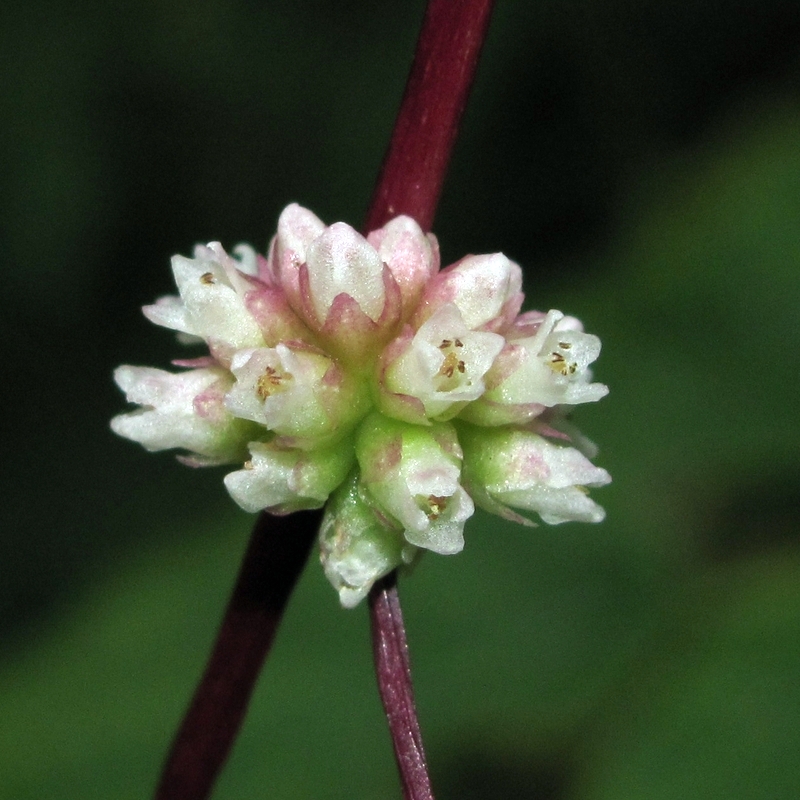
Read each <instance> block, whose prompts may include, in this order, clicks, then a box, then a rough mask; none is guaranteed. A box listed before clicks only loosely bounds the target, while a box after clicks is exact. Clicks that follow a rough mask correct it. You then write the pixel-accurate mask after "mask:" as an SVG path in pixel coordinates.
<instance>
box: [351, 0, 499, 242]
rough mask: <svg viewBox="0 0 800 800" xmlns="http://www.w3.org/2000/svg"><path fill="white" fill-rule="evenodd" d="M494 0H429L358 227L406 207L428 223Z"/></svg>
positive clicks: (368, 225)
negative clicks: (378, 170)
mask: <svg viewBox="0 0 800 800" xmlns="http://www.w3.org/2000/svg"><path fill="white" fill-rule="evenodd" d="M493 5H494V0H430V2H429V3H428V7H427V10H426V12H425V19H424V21H423V23H422V30H421V31H420V35H419V40H418V41H417V49H416V51H415V54H414V62H413V64H412V66H411V73H410V74H409V76H408V83H407V84H406V89H405V93H404V95H403V101H402V103H401V105H400V111H399V112H398V114H397V120H396V121H395V126H394V130H393V132H392V138H391V141H390V142H389V148H388V150H387V152H386V156H385V157H384V161H383V165H382V167H381V173H380V176H379V178H378V183H377V185H376V187H375V192H374V194H373V195H372V202H371V203H370V208H369V211H368V212H367V219H366V223H365V225H364V228H365V229H366V230H367V231H371V230H375V228H380V227H381V226H382V225H384V224H385V223H386V222H387V221H388V220H390V219H391V218H392V217H395V216H397V215H399V214H408V215H409V216H411V217H414V219H416V220H417V222H418V223H419V224H420V226H421V227H422V228H423V229H424V230H430V229H431V226H432V225H433V218H434V215H435V213H436V206H437V203H438V202H439V195H440V194H441V191H442V185H443V183H444V178H445V174H446V172H447V166H448V164H449V163H450V155H451V153H452V151H453V146H454V144H455V141H456V136H457V134H458V125H459V122H460V121H461V115H462V113H463V111H464V107H465V105H466V103H467V98H468V96H469V92H470V89H471V88H472V82H473V79H474V77H475V69H476V67H477V65H478V57H479V56H480V52H481V47H482V46H483V42H484V40H485V38H486V33H487V30H488V27H489V17H490V16H491V13H492V7H493Z"/></svg>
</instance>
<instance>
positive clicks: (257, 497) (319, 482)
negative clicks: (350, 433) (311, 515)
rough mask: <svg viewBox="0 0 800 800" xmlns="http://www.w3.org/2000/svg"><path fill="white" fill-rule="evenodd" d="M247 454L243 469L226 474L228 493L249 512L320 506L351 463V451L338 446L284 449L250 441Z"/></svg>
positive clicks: (277, 512) (284, 512)
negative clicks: (249, 455)
mask: <svg viewBox="0 0 800 800" xmlns="http://www.w3.org/2000/svg"><path fill="white" fill-rule="evenodd" d="M250 454H251V457H250V460H249V461H247V462H245V466H244V469H240V470H238V471H237V472H230V473H228V474H227V475H226V476H225V486H226V488H227V489H228V491H229V492H230V494H231V497H233V499H234V500H235V501H236V502H237V503H238V504H239V505H240V506H241V507H242V508H243V509H244V510H245V511H250V512H254V511H262V510H267V511H271V512H272V513H273V514H288V513H290V512H292V511H300V510H302V509H306V508H321V507H322V506H323V505H325V501H326V500H327V499H328V495H330V493H331V492H332V491H333V490H334V489H335V488H336V487H337V486H338V485H339V484H340V483H341V482H342V481H343V480H344V478H345V476H346V475H347V473H348V471H349V470H350V467H351V466H352V463H353V454H352V452H350V451H348V450H346V449H344V448H340V447H333V448H326V449H318V450H313V451H304V450H284V449H281V448H279V447H275V446H273V445H271V444H269V443H266V444H265V443H260V442H252V443H251V444H250Z"/></svg>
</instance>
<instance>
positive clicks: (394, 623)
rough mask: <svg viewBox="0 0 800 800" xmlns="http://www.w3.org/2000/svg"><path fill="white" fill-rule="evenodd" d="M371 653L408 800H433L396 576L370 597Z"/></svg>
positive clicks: (378, 586)
mask: <svg viewBox="0 0 800 800" xmlns="http://www.w3.org/2000/svg"><path fill="white" fill-rule="evenodd" d="M369 608H370V619H371V621H372V653H373V657H374V659H375V674H376V676H377V678H378V689H379V691H380V695H381V700H382V701H383V708H384V710H385V711H386V718H387V720H388V721H389V731H390V733H391V735H392V744H393V745H394V755H395V758H396V759H397V766H398V769H399V770H400V780H401V783H402V785H403V797H404V798H405V800H433V791H432V790H431V782H430V778H429V777H428V766H427V764H426V762H425V751H424V749H423V746H422V734H421V733H420V729H419V722H418V721H417V711H416V707H415V705H414V690H413V687H412V685H411V667H410V664H409V661H408V643H407V642H406V631H405V626H404V625H403V612H402V610H401V609H400V598H399V597H398V595H397V573H396V572H392V573H391V574H390V575H388V576H387V577H385V578H383V579H382V580H380V581H378V582H376V583H375V585H374V586H373V587H372V590H371V591H370V594H369Z"/></svg>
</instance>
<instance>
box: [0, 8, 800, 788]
mask: <svg viewBox="0 0 800 800" xmlns="http://www.w3.org/2000/svg"><path fill="white" fill-rule="evenodd" d="M422 10H423V3H422V2H419V1H418V0H415V1H414V2H403V3H387V2H377V3H376V2H366V0H338V1H337V2H331V0H327V2H324V1H323V0H291V1H290V0H273V2H255V0H199V2H194V3H188V2H182V1H181V0H177V2H176V1H175V0H169V1H168V0H146V2H141V3H134V4H129V5H119V6H118V5H116V4H98V3H94V2H91V0H74V1H73V2H71V3H65V2H47V0H33V1H32V2H30V3H28V4H27V5H25V6H17V10H13V9H12V7H10V6H7V7H6V8H5V9H4V10H3V12H0V13H2V20H1V23H2V24H0V69H2V75H0V78H1V79H2V90H1V91H0V119H1V120H2V123H0V153H2V155H1V156H0V176H1V177H2V188H3V191H2V193H0V237H2V243H3V251H2V252H3V262H4V265H3V284H4V293H5V296H6V298H7V300H8V301H9V302H8V304H7V305H6V306H5V308H4V311H3V313H2V316H1V317H0V319H1V320H2V324H3V326H4V330H3V341H4V342H5V351H4V352H5V356H4V363H5V364H6V367H5V369H6V378H5V379H4V380H3V381H2V389H3V392H4V395H5V401H4V413H3V423H4V429H5V430H4V434H3V454H4V457H5V461H6V466H5V467H4V469H3V470H2V478H1V480H2V504H0V514H1V515H2V519H1V520H0V525H1V526H2V527H1V530H2V537H1V539H0V565H2V566H1V567H0V569H2V579H1V580H0V798H2V800H50V799H51V798H53V800H60V799H61V798H66V799H67V800H71V799H72V798H76V799H79V800H127V799H128V798H130V799H131V800H133V799H134V798H146V797H148V796H149V794H150V792H151V791H152V787H153V785H154V782H155V780H156V776H157V772H158V769H159V767H160V765H161V762H162V758H163V755H164V753H165V751H166V748H167V746H168V744H169V742H170V739H171V737H172V734H173V732H174V730H175V727H176V725H177V722H178V720H179V718H180V715H181V713H182V712H183V710H184V708H185V706H186V703H187V700H188V698H189V696H190V693H191V691H192V688H193V686H194V684H195V682H196V680H197V678H198V675H199V672H200V670H201V668H202V665H203V663H204V659H205V656H206V653H207V651H208V649H209V645H210V643H211V641H212V637H213V635H214V633H215V628H216V626H217V623H218V620H219V618H220V614H221V611H222V609H223V607H224V604H225V600H226V596H227V594H228V592H229V589H230V587H231V584H232V581H233V578H234V575H235V572H236V568H237V564H238V562H239V559H240V556H241V553H242V550H243V547H244V544H245V542H246V540H247V537H248V534H249V528H250V525H251V522H252V520H251V519H250V518H249V517H247V516H246V515H244V514H243V513H241V512H239V511H237V510H236V509H234V508H233V507H232V503H231V502H230V501H229V500H228V498H227V497H226V495H225V492H224V490H223V487H222V484H221V480H220V478H221V473H220V472H219V471H215V470H212V471H192V470H189V469H186V468H184V467H181V466H180V465H178V464H176V463H175V461H174V460H173V459H172V458H171V456H170V455H165V454H162V455H159V456H153V455H148V454H146V453H144V451H142V450H140V448H138V447H136V446H134V445H132V444H131V443H129V442H125V441H123V440H119V439H116V438H114V437H113V436H112V435H111V433H110V431H109V429H108V420H109V418H110V417H111V416H112V415H113V414H114V413H117V412H119V411H120V410H122V409H123V407H124V403H123V398H122V395H121V394H120V393H119V392H118V391H117V390H116V389H115V387H114V386H113V384H112V381H111V371H112V368H113V367H114V366H115V365H116V364H119V363H123V362H127V363H133V364H146V365H154V366H162V367H165V366H166V365H167V364H168V361H169V359H170V358H171V357H174V356H175V354H176V352H177V351H176V345H175V343H174V340H173V338H172V336H171V335H170V334H169V333H168V332H166V331H164V330H162V329H157V328H155V327H154V326H152V325H150V324H149V323H147V322H146V321H145V320H144V318H143V317H141V315H140V312H139V307H140V306H141V305H142V304H143V303H147V302H151V301H152V300H153V299H154V298H155V297H157V296H159V295H161V294H165V293H168V292H170V291H171V290H172V283H171V276H170V271H169V257H170V255H172V254H173V253H178V252H181V253H189V252H190V250H191V248H192V246H193V245H194V244H195V243H196V242H201V241H202V242H205V241H209V240H221V241H222V242H223V243H224V244H225V245H226V246H232V245H234V244H236V243H237V242H239V241H243V240H244V241H249V242H251V243H253V244H255V245H256V246H258V247H259V248H263V247H264V246H265V245H266V242H267V240H268V237H269V236H270V232H271V231H272V230H273V228H274V226H275V222H276V219H277V216H278V214H279V212H280V210H281V208H282V207H283V206H284V205H285V204H286V203H288V202H291V201H299V202H301V203H303V204H304V205H306V206H308V207H310V208H311V209H313V210H314V211H315V212H316V213H317V214H319V215H320V216H321V217H322V218H323V219H325V220H327V221H329V222H331V221H334V220H339V219H344V220H348V221H350V222H352V223H353V224H355V225H358V224H359V222H360V220H361V219H362V218H363V216H364V213H365V210H366V205H367V202H368V200H369V196H370V192H371V187H372V185H373V181H374V179H375V175H376V172H377V169H378V166H379V163H380V159H381V156H382V154H383V150H384V147H385V144H386V142H387V140H388V136H389V133H390V130H391V125H392V120H393V116H394V113H395V110H396V108H397V105H398V102H399V98H400V95H401V92H402V88H403V85H404V82H405V76H406V73H407V69H408V64H409V60H410V56H411V53H412V50H413V45H414V41H415V38H416V32H417V29H418V25H419V21H420V19H421V15H422ZM799 78H800V4H798V3H797V2H796V0H714V2H711V1H710V0H676V1H675V2H667V1H666V0H639V1H638V2H629V1H628V0H606V1H605V2H600V1H599V0H597V1H596V2H589V1H588V0H583V1H580V2H563V1H562V2H560V3H556V2H553V1H552V0H547V1H546V2H543V1H541V0H537V1H536V2H532V1H531V0H499V2H498V9H497V12H496V15H495V19H494V22H493V26H492V29H491V34H490V38H489V40H488V43H487V46H486V50H485V56H484V60H483V62H482V64H481V69H480V71H479V78H478V82H477V84H476V87H475V92H474V96H473V102H472V103H471V105H470V107H469V109H468V112H467V115H466V118H465V126H464V132H463V136H462V139H461V141H460V143H459V146H458V149H457V152H456V155H455V158H454V162H453V166H452V171H451V174H450V177H449V180H448V183H447V185H446V190H445V194H444V197H443V199H442V204H441V206H440V211H439V215H438V218H437V223H436V232H437V234H438V235H439V237H440V241H441V245H442V250H443V255H444V258H445V262H446V263H447V262H449V261H452V260H454V259H455V258H457V257H458V256H459V255H461V254H463V253H465V252H492V251H496V250H503V251H504V252H506V253H507V254H508V255H509V256H511V257H512V258H514V259H515V260H517V261H518V262H519V263H520V264H522V265H523V267H524V269H525V274H526V290H527V293H528V304H527V306H526V307H527V308H542V309H547V308H551V307H554V308H561V309H563V310H565V311H567V312H569V313H572V314H575V315H577V316H580V317H581V318H583V319H584V321H585V323H586V325H587V328H588V330H590V331H592V332H595V333H597V334H599V335H600V336H601V338H602V340H603V343H604V348H605V349H604V352H603V354H602V356H601V358H600V361H599V362H598V364H597V369H596V375H597V377H598V378H599V379H600V380H602V381H604V382H606V383H608V384H609V385H610V386H611V395H610V396H609V397H608V398H607V399H606V400H604V401H603V402H602V403H600V404H599V405H597V406H593V407H586V408H581V409H579V412H578V414H577V417H576V421H577V422H578V423H579V424H580V426H581V427H582V428H583V430H584V431H585V432H586V433H587V434H588V435H589V436H590V437H591V438H593V439H594V440H596V441H597V442H598V443H599V444H600V447H601V452H600V456H599V458H598V463H599V464H600V465H602V466H604V467H606V468H607V469H609V471H610V472H611V473H612V474H613V476H614V483H613V484H612V485H611V486H610V487H608V488H605V489H602V490H600V491H597V492H596V494H595V497H596V499H597V500H598V501H599V502H601V503H602V504H603V505H605V507H606V509H607V511H608V518H607V521H606V522H605V523H603V524H602V525H600V526H583V527H581V526H578V525H564V526H561V527H555V528H551V527H546V526H543V527H540V528H537V529H534V530H523V529H518V528H515V527H513V526H509V525H506V524H503V523H500V522H498V521H497V520H495V519H490V518H488V517H482V516H478V517H476V518H475V519H474V520H473V521H472V522H471V523H470V526H469V527H468V529H467V547H466V549H465V551H464V552H463V553H462V554H460V555H458V556H454V557H448V558H444V557H429V558H427V559H425V560H424V561H423V563H422V564H421V565H420V567H419V569H418V570H417V572H416V573H415V575H414V576H413V577H412V578H410V579H408V580H406V581H405V582H404V583H403V585H402V587H401V591H402V596H403V601H404V607H405V611H406V622H407V626H408V631H409V639H410V644H411V648H412V659H413V665H414V668H415V681H416V688H417V695H418V704H419V713H420V717H421V723H422V726H423V730H424V733H425V735H426V742H427V746H428V750H429V757H430V761H431V764H432V774H433V780H434V784H435V787H436V789H437V797H439V798H440V800H448V799H452V800H455V799H458V800H478V799H479V798H480V799H481V800H499V799H500V798H503V799H504V800H505V799H506V798H522V800H526V799H528V800H531V799H534V798H535V799H536V800H543V799H547V800H662V798H663V800H673V799H674V798H682V799H683V800H685V799H686V798H689V799H690V800H691V799H693V798H703V800H706V799H707V798H712V799H714V798H726V799H727V798H746V799H747V800H750V799H751V798H752V799H754V800H755V799H756V798H758V799H760V798H763V800H775V799H776V798H793V797H798V796H800V758H798V755H797V754H798V752H800V539H798V525H797V512H798V508H800V496H799V495H800V488H799V487H800V481H798V478H800V466H798V452H799V451H800V428H798V424H797V418H798V412H800V385H798V380H797V375H798V369H797V367H798V361H799V359H798V356H797V352H798V348H800V312H798V307H799V304H800V281H798V278H797V264H798V258H799V257H800V97H799V96H798V94H799V93H800V90H799V87H800V83H798V79H799ZM371 670H372V667H371V657H370V649H369V637H368V619H367V614H366V610H365V609H364V608H363V607H361V608H358V609H356V610H355V611H352V612H345V611H342V610H340V609H339V608H338V604H337V601H336V597H335V594H334V593H333V592H332V590H331V589H330V587H329V586H328V585H327V584H326V582H325V580H324V578H323V576H322V573H321V570H320V569H319V567H318V566H317V565H316V564H315V563H312V564H310V566H309V569H308V570H307V571H306V573H305V574H304V576H303V579H302V581H301V583H300V585H299V587H298V590H297V593H296V595H295V597H294V599H293V602H292V605H291V608H290V610H289V612H288V615H287V617H286V619H285V622H284V627H283V628H282V630H281V635H280V636H279V641H278V643H277V646H276V648H275V650H274V652H273V655H272V658H271V660H270V662H269V664H268V669H267V670H266V672H265V674H264V676H263V678H262V680H261V681H260V683H259V687H258V690H257V693H256V695H255V697H254V701H253V704H252V708H251V712H250V715H249V717H248V719H247V723H246V725H245V727H244V730H243V733H242V735H241V738H240V740H239V742H238V744H237V747H236V750H235V752H234V754H233V756H232V759H231V761H230V763H229V765H228V767H227V769H226V771H225V773H224V775H223V777H222V779H221V781H220V783H219V786H218V790H217V792H216V794H215V798H218V800H246V799H247V798H253V799H254V800H255V799H256V798H265V797H270V798H281V799H282V798H286V800H291V799H292V798H297V799H298V800H305V799H307V798H314V799H315V800H345V799H348V800H352V799H357V800H382V799H384V798H391V797H398V796H399V791H398V789H397V780H396V775H395V768H394V763H393V759H392V755H391V749H390V744H389V739H388V734H387V733H386V730H385V725H384V722H383V719H382V714H381V709H380V705H379V701H378V699H377V692H376V690H375V686H374V679H373V676H372V671H371Z"/></svg>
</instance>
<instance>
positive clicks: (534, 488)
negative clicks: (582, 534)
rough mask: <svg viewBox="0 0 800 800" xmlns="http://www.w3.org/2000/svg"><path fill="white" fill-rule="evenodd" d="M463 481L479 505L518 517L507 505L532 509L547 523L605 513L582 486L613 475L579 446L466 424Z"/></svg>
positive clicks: (462, 436) (588, 518)
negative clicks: (590, 459) (579, 448)
mask: <svg viewBox="0 0 800 800" xmlns="http://www.w3.org/2000/svg"><path fill="white" fill-rule="evenodd" d="M459 438H460V441H461V443H462V445H463V447H464V452H465V463H466V465H467V466H466V468H465V480H466V482H467V485H468V487H469V491H470V493H471V494H472V496H473V497H474V498H475V500H476V501H477V502H478V504H479V505H482V506H484V507H485V508H486V509H487V510H489V511H492V512H493V513H496V514H500V515H501V516H504V517H507V518H509V519H515V520H516V521H518V522H519V521H522V518H520V517H519V516H518V515H516V514H514V513H513V512H512V511H511V510H510V509H509V508H508V506H514V507H515V508H522V509H525V510H527V511H536V512H537V513H538V514H539V516H540V517H541V518H542V520H544V522H548V523H550V524H551V525H555V524H558V523H560V522H569V521H576V522H601V521H602V520H603V518H604V517H605V512H604V511H603V509H602V508H600V506H598V505H597V504H596V503H595V502H594V501H593V500H592V499H591V498H590V497H589V496H588V493H587V491H586V487H587V486H603V485H604V484H606V483H609V482H610V481H611V476H610V475H609V474H608V473H607V472H606V471H605V470H604V469H601V468H600V467H595V466H594V465H593V464H592V463H591V462H590V461H589V460H588V459H587V458H586V457H585V456H584V455H583V454H582V453H581V452H580V451H578V450H576V449H575V448H574V447H566V446H562V445H558V444H553V443H552V442H548V441H547V440H546V439H544V438H542V437H541V436H538V435H537V434H535V433H531V432H530V431H525V430H514V429H507V428H490V429H480V428H476V427H473V426H469V425H464V426H463V428H462V429H461V430H460V431H459Z"/></svg>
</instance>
